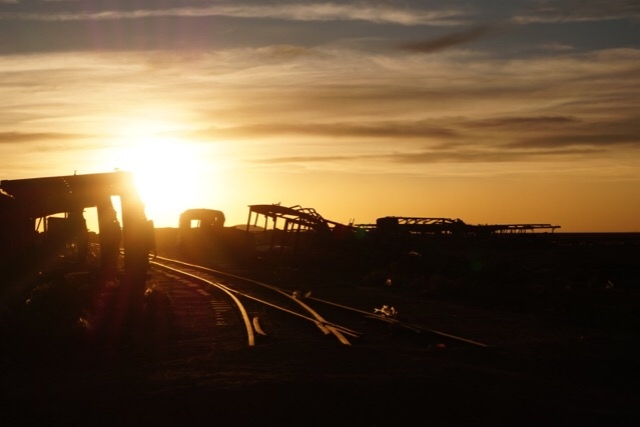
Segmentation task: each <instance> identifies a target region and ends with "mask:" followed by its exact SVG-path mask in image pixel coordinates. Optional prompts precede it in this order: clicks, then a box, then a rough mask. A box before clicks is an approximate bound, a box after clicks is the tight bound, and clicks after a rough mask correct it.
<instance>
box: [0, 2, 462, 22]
mask: <svg viewBox="0 0 640 427" xmlns="http://www.w3.org/2000/svg"><path fill="white" fill-rule="evenodd" d="M209 16H224V17H232V18H252V19H255V18H258V19H278V20H289V21H320V22H321V21H366V22H373V23H391V24H398V25H456V24H459V23H461V22H466V21H467V18H468V11H465V10H463V9H455V8H450V9H440V10H437V9H436V10H434V9H432V8H430V9H428V10H425V9H415V8H401V7H393V6H388V5H384V4H377V3H361V4H342V3H311V4H301V3H289V4H280V3H273V4H262V3H260V4H249V5H235V4H232V3H228V4H216V5H212V6H206V7H176V8H166V9H152V8H148V9H137V10H118V9H104V10H94V9H87V10H79V11H78V10H74V11H68V12H65V11H58V12H55V13H37V12H35V13H28V12H21V13H16V12H5V13H2V14H0V20H1V19H5V20H6V19H11V20H32V21H87V20H115V19H141V18H162V17H183V18H196V17H197V18H202V17H209Z"/></svg>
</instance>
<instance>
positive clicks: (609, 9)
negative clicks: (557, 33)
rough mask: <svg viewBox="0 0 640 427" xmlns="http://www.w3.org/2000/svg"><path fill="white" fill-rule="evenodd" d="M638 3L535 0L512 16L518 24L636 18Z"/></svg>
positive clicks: (626, 0) (624, 0)
mask: <svg viewBox="0 0 640 427" xmlns="http://www.w3.org/2000/svg"><path fill="white" fill-rule="evenodd" d="M639 17H640V3H638V2H637V1H635V0H559V1H553V2H550V1H546V0H537V1H534V2H532V3H531V4H530V6H529V8H528V9H527V11H526V12H525V13H523V14H520V15H518V16H514V17H513V19H512V21H513V22H515V23H519V24H531V23H559V22H588V21H603V20H613V19H637V18H639Z"/></svg>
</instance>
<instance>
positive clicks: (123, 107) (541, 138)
mask: <svg viewBox="0 0 640 427" xmlns="http://www.w3.org/2000/svg"><path fill="white" fill-rule="evenodd" d="M115 169H121V170H131V171H133V172H134V173H135V174H136V175H137V177H138V179H139V182H140V191H141V193H142V196H143V198H144V200H145V203H146V206H147V214H148V216H149V217H150V218H151V219H153V220H154V221H155V223H156V226H158V227H167V226H172V227H175V226H177V222H178V216H179V214H180V213H181V212H182V211H184V210H185V209H188V208H212V209H219V210H222V211H224V213H225V215H226V217H227V223H226V225H235V224H244V223H246V221H247V216H248V211H249V210H248V205H251V204H269V203H281V204H282V205H284V206H293V205H301V206H303V207H312V208H315V209H316V210H317V211H318V212H319V213H320V214H321V215H323V216H324V217H325V218H327V219H330V220H333V221H337V222H342V223H348V222H350V221H352V220H354V221H355V223H356V224H359V223H374V222H375V220H376V218H378V217H383V216H407V217H446V218H461V219H463V220H464V221H465V222H467V223H470V224H486V223H489V224H514V223H551V224H554V225H560V226H562V229H561V230H560V231H567V232H569V231H640V2H638V1H637V0H557V1H555V0H549V1H544V0H510V1H504V0H503V1H498V0H483V1H479V0H464V1H457V0H446V1H444V0H443V1H424V0H423V1H405V0H398V1H354V2H350V1H340V2H338V1H335V2H324V1H296V2H291V1H271V0H255V1H205V0H183V1H177V0H153V1H152V0H134V1H131V0H127V1H125V0H120V1H117V0H113V1H110V0H104V1H88V0H86V1H79V0H78V1H74V0H48V1H38V0H0V179H3V180H4V179H19V178H32V177H40V176H56V175H72V174H74V173H78V174H85V173H96V172H111V171H114V170H115Z"/></svg>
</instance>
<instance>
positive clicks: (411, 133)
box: [210, 121, 455, 138]
mask: <svg viewBox="0 0 640 427" xmlns="http://www.w3.org/2000/svg"><path fill="white" fill-rule="evenodd" d="M210 132H211V134H212V135H215V136H217V137H230V136H242V137H272V136H278V135H299V136H301V135H304V136H322V137H331V138H336V137H344V138H354V137H367V138H391V137H400V138H429V137H437V138H450V137H453V136H454V135H455V131H453V130H451V129H447V128H444V127H439V126H434V125H432V124H429V122H426V121H416V122H406V121H399V122H394V121H380V122H361V123H342V122H337V123H320V124H318V123H301V124H292V123H272V124H253V125H246V126H239V127H233V128H227V129H212V130H210Z"/></svg>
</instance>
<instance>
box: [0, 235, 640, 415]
mask: <svg viewBox="0 0 640 427" xmlns="http://www.w3.org/2000/svg"><path fill="white" fill-rule="evenodd" d="M634 249H637V247H634ZM573 251H574V249H571V251H557V250H556V251H555V257H552V259H558V260H562V263H561V264H558V263H555V264H552V263H548V262H547V258H544V257H541V256H537V257H536V262H533V263H532V264H531V265H532V266H527V267H526V268H524V267H521V268H515V267H514V264H509V265H506V266H505V265H504V264H501V267H500V268H497V267H487V268H485V271H484V272H480V273H477V271H476V270H473V272H467V273H465V274H459V273H457V272H459V271H460V267H459V265H460V262H459V260H458V261H456V262H457V263H454V264H451V265H454V267H455V268H454V269H453V270H448V269H446V268H439V269H438V270H437V271H435V270H434V269H431V270H426V271H428V272H430V274H429V275H426V276H425V275H423V274H420V275H416V274H414V275H409V274H405V275H404V276H403V277H401V275H400V274H398V273H399V272H407V271H414V270H412V268H413V267H412V266H411V265H408V264H403V262H405V261H406V260H405V261H402V260H399V261H398V263H396V264H395V265H394V266H393V267H392V268H385V269H384V273H385V274H382V275H380V274H378V272H375V271H372V272H371V274H369V275H367V276H366V277H365V276H360V277H359V278H358V277H345V276H340V277H342V278H340V277H338V275H335V274H333V275H322V274H318V272H317V271H315V272H314V271H311V272H310V271H308V269H302V268H287V269H282V268H281V269H273V268H271V267H272V266H270V268H262V269H260V270H259V271H256V272H254V273H255V274H256V275H257V276H260V277H261V278H263V279H265V280H266V279H269V280H270V283H277V284H279V285H281V286H283V287H285V288H289V289H295V287H296V286H298V285H299V284H300V283H305V284H306V285H307V287H308V288H309V289H310V290H312V296H313V297H317V298H319V299H327V300H331V301H336V302H340V303H342V304H346V305H350V306H354V307H359V308H362V309H363V310H371V311H373V308H375V307H380V306H381V305H382V304H389V305H393V306H394V307H396V308H397V309H398V311H399V316H400V318H401V319H403V320H407V321H411V322H415V323H419V324H422V325H426V326H428V327H429V328H431V329H433V330H436V331H441V332H446V333H449V334H453V335H456V336H460V337H465V338H469V339H473V340H476V341H479V342H482V343H486V344H488V345H490V346H489V347H488V348H476V347H465V346H456V345H453V344H451V343H450V342H448V341H446V340H442V342H440V341H438V340H437V339H435V340H422V339H421V338H415V339H414V338H412V337H411V336H403V337H401V339H398V337H397V336H396V337H390V339H389V343H388V345H384V344H383V345H380V343H379V342H378V343H376V345H375V346H373V345H368V343H367V342H366V341H365V342H361V343H355V344H354V345H353V346H351V347H348V346H343V345H341V344H339V343H337V342H336V341H333V340H327V342H326V343H324V342H320V343H318V342H313V343H308V344H307V343H304V342H303V343H301V342H290V343H282V342H266V343H265V342H263V343H261V345H259V346H257V347H256V348H237V349H227V350H225V351H220V348H221V347H220V343H215V342H211V340H210V339H208V338H206V334H204V333H203V332H204V330H203V329H206V328H207V326H206V325H207V324H206V321H205V320H206V319H198V318H197V317H196V318H194V317H193V316H195V314H194V312H193V310H190V309H189V308H188V307H177V306H174V305H172V304H171V302H170V301H167V300H166V299H164V298H163V296H162V294H161V293H159V294H156V295H155V296H154V297H153V298H155V300H153V302H151V303H149V304H148V305H147V309H146V310H147V311H146V317H145V319H146V320H145V321H150V320H149V319H153V325H155V326H149V324H146V326H145V327H143V328H142V329H141V330H142V335H138V336H136V335H135V333H133V332H131V334H132V335H131V340H129V341H128V340H127V339H121V338H118V339H115V341H114V342H110V344H109V345H104V343H105V341H102V344H101V345H97V344H96V343H95V342H93V343H88V342H87V341H86V340H84V339H83V338H82V337H85V336H86V333H82V332H78V333H77V334H76V333H73V334H68V335H63V336H62V335H59V336H56V337H54V339H51V337H50V338H49V339H45V337H44V336H40V339H39V340H34V339H33V338H34V336H35V335H37V334H33V331H31V333H30V334H31V336H30V339H26V338H24V337H22V338H20V337H19V336H17V334H15V333H13V334H10V333H7V332H6V327H5V328H4V329H5V336H6V337H11V338H12V339H13V341H7V340H6V339H5V340H4V342H5V343H6V344H7V345H6V347H7V350H6V351H5V354H4V357H3V359H2V362H3V364H2V370H3V375H4V377H5V378H4V380H3V394H2V396H1V397H2V402H3V405H4V412H5V413H6V414H7V415H11V416H19V417H20V419H21V420H23V421H25V423H26V422H27V421H35V422H50V421H54V420H55V421H59V422H65V423H67V424H80V423H82V424H92V425H95V424H98V425H99V424H105V425H106V424H109V425H113V424H115V423H119V424H124V425H137V424H140V423H145V424H151V423H157V424H161V425H176V424H181V425H182V424H200V423H206V422H214V423H215V422H217V423H218V424H222V425H268V424H275V423H276V422H277V423H279V424H281V425H301V424H304V425H326V424H328V423H330V424H332V425H351V426H358V425H366V426H377V425H399V424H401V423H402V424H405V423H411V424H415V423H420V424H437V425H468V424H474V425H489V424H491V425H514V424H517V425H541V424H543V423H544V424H549V423H551V424H552V425H636V424H637V422H638V421H640V409H639V408H640V405H638V404H639V403H640V390H639V388H638V385H637V384H638V382H637V379H638V378H637V369H636V360H637V356H638V355H639V352H638V350H637V348H636V347H637V346H636V343H637V338H638V332H637V330H638V329H637V326H638V317H637V313H638V311H637V308H638V307H639V306H638V283H637V281H636V280H637V277H638V276H637V273H633V271H634V268H635V267H637V266H638V265H637V264H636V260H637V253H634V252H631V253H630V254H628V255H627V257H626V258H625V257H624V256H621V255H620V253H618V254H617V255H616V256H615V260H616V262H615V263H612V262H611V260H610V259H605V260H604V261H603V256H602V255H598V257H597V258H598V259H600V262H599V263H598V264H597V265H596V264H590V263H589V258H588V257H587V256H586V255H585V251H584V249H583V248H582V249H580V253H579V254H578V255H575V252H573ZM605 252H606V253H610V252H611V251H605ZM626 252H628V251H626ZM626 252H625V253H626ZM567 253H571V254H574V255H572V258H571V259H573V260H574V262H573V263H567V262H566V260H567V257H568V255H567ZM563 257H564V258H563ZM605 258H606V257H605ZM487 260H488V259H486V258H485V262H484V265H485V266H490V265H492V264H491V263H490V262H487ZM575 260H579V262H576V261H575ZM407 262H413V261H407ZM585 263H586V264H587V265H586V266H585ZM569 265H571V267H569ZM399 266H402V268H401V269H400V268H399ZM560 266H563V267H562V268H560ZM612 266H613V267H612ZM487 270H488V271H487ZM424 271H425V270H420V272H421V273H424ZM451 271H454V272H456V274H455V275H454V274H453V273H451ZM390 272H391V273H394V272H395V273H396V275H395V276H393V279H394V280H392V283H391V285H390V286H389V285H386V284H385V283H386V281H384V280H383V281H382V282H380V281H377V282H376V280H374V279H372V277H378V276H380V277H385V276H388V275H389V273H390ZM414 273H415V271H414ZM329 276H332V277H329ZM607 276H610V278H608V277H607ZM488 278H490V279H491V280H489V279H488ZM312 279H313V280H312ZM150 280H151V281H152V280H153V277H150ZM551 282H552V283H553V284H554V286H550V285H549V283H551ZM585 284H588V286H587V285H585ZM509 285H510V286H515V285H520V287H519V288H517V289H519V290H518V291H516V290H514V289H511V288H509ZM543 285H546V286H543ZM560 285H561V286H560ZM478 288H481V289H478ZM525 290H526V292H525ZM105 292H106V293H103V294H102V298H108V296H105V295H108V294H109V291H108V290H107V291H105ZM36 302H37V300H36ZM14 322H15V320H14ZM14 325H16V324H15V323H14ZM40 325H42V324H40ZM158 325H164V326H162V327H160V326H158ZM16 326H17V325H16ZM76 332H77V331H76ZM43 335H44V334H43ZM102 338H103V339H104V338H105V336H104V335H103V336H102ZM54 340H55V343H52V341H54ZM60 343H64V344H65V345H60ZM132 343H137V344H132ZM140 343H144V344H143V345H140ZM403 343H404V344H403Z"/></svg>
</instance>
